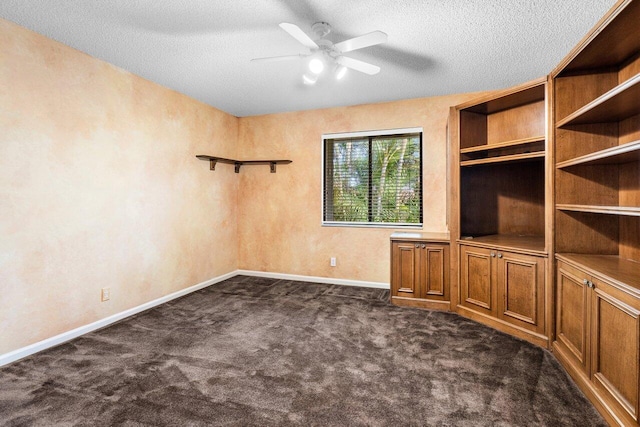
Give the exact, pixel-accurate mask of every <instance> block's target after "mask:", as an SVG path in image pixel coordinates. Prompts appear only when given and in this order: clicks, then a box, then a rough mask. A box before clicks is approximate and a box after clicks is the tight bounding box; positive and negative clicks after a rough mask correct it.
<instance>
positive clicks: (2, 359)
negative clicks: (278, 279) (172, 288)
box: [0, 271, 238, 366]
mask: <svg viewBox="0 0 640 427" xmlns="http://www.w3.org/2000/svg"><path fill="white" fill-rule="evenodd" d="M237 275H238V272H237V271H232V272H231V273H227V274H223V275H222V276H218V277H215V278H213V279H209V280H206V281H204V282H202V283H198V284H197V285H193V286H191V287H188V288H185V289H182V290H179V291H177V292H174V293H172V294H169V295H165V296H163V297H160V298H158V299H154V300H153V301H149V302H146V303H144V304H141V305H139V306H137V307H133V308H130V309H128V310H125V311H122V312H120V313H116V314H113V315H111V316H109V317H105V318H104V319H100V320H97V321H95V322H93V323H89V324H88V325H84V326H80V327H79V328H76V329H72V330H70V331H67V332H63V333H61V334H59V335H56V336H54V337H51V338H47V339H45V340H42V341H39V342H37V343H34V344H31V345H28V346H26V347H22V348H19V349H17V350H14V351H11V352H9V353H5V354H2V355H0V366H3V365H7V364H9V363H11V362H15V361H16V360H19V359H22V358H23V357H27V356H30V355H32V354H34V353H37V352H39V351H42V350H46V349H48V348H51V347H55V346H56V345H59V344H62V343H64V342H66V341H69V340H72V339H74V338H77V337H79V336H80V335H84V334H87V333H89V332H93V331H95V330H96V329H100V328H104V327H105V326H109V325H110V324H112V323H115V322H117V321H119V320H122V319H124V318H126V317H129V316H133V315H134V314H138V313H140V312H142V311H145V310H148V309H150V308H153V307H155V306H158V305H160V304H164V303H165V302H168V301H171V300H173V299H176V298H180V297H182V296H185V295H187V294H190V293H192V292H195V291H198V290H200V289H202V288H206V287H207V286H211V285H213V284H215V283H218V282H222V281H223V280H227V279H230V278H231V277H233V276H237Z"/></svg>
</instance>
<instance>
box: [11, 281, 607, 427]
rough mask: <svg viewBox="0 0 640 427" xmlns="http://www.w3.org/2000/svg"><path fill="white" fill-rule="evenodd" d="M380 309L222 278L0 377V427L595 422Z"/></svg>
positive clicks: (446, 322)
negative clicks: (222, 280)
mask: <svg viewBox="0 0 640 427" xmlns="http://www.w3.org/2000/svg"><path fill="white" fill-rule="evenodd" d="M387 300H388V291H384V290H379V289H367V288H354V287H345V286H336V285H322V284H315V283H304V282H292V281H284V280H275V279H264V278H255V277H246V276H237V277H234V278H232V279H230V280H227V281H225V282H222V283H220V284H217V285H213V286H211V287H209V288H207V289H203V290H201V291H199V292H196V293H193V294H191V295H189V296H186V297H184V298H181V299H178V300H174V301H172V302H169V303H167V304H164V305H162V306H160V307H157V308H154V309H152V310H149V311H146V312H144V313H141V314H139V315H137V316H134V317H132V318H129V319H127V320H124V321H122V322H119V323H117V324H115V325H112V326H110V327H108V328H105V329H103V330H100V331H97V332H94V333H91V334H87V335H84V336H82V337H80V338H78V339H75V340H73V341H71V342H69V343H66V344H63V345H61V346H58V347H56V348H53V349H50V350H48V351H45V352H42V353H39V354H37V355H34V356H32V357H29V358H26V359H23V360H22V361H19V362H16V363H14V364H11V365H8V366H5V367H3V368H0V424H2V425H3V426H23V425H26V426H31V425H41V426H52V425H56V426H57V425H78V426H100V425H105V426H107V425H108V426H111V425H124V426H141V425H142V426H147V425H149V426H151V425H153V426H158V425H173V426H187V425H190V426H198V425H259V426H269V425H303V426H308V425H339V426H347V425H370V426H376V425H387V426H401V425H432V426H529V427H530V426H581V427H585V426H600V425H606V424H605V423H604V421H603V420H602V418H601V417H600V416H599V415H598V414H597V412H596V411H595V409H594V408H593V407H592V406H591V404H590V403H589V402H588V401H587V400H586V399H585V398H584V396H583V395H582V394H581V393H580V391H579V390H578V389H577V388H576V387H575V385H574V384H573V383H572V382H571V380H570V379H569V378H568V376H567V375H566V374H565V373H564V371H563V370H562V369H561V368H560V366H559V365H558V363H557V362H556V361H555V359H554V358H553V356H552V355H551V354H550V353H549V352H547V351H545V350H542V349H540V348H538V347H535V346H533V345H530V344H528V343H526V342H523V341H520V340H518V339H515V338H511V337H509V336H507V335H504V334H502V333H500V332H497V331H495V330H493V329H490V328H487V327H484V326H482V325H479V324H477V323H475V322H472V321H470V320H467V319H463V318H461V317H459V316H457V315H455V314H451V313H441V312H431V311H424V310H418V309H407V308H398V307H394V306H391V305H390V304H389V303H388V302H387Z"/></svg>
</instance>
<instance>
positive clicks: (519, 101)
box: [458, 77, 547, 114]
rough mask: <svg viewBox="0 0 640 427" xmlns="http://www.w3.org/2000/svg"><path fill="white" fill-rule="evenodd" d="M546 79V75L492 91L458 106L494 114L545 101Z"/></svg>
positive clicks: (466, 109)
mask: <svg viewBox="0 0 640 427" xmlns="http://www.w3.org/2000/svg"><path fill="white" fill-rule="evenodd" d="M546 81H547V79H546V77H542V78H539V79H536V80H533V81H530V82H527V83H523V84H522V85H519V86H516V87H513V88H509V89H505V90H503V91H500V92H498V93H495V92H492V93H491V94H489V95H486V96H484V97H482V98H480V99H476V100H474V101H471V102H467V103H464V104H460V105H459V106H458V108H459V109H461V110H462V109H464V110H465V111H470V112H473V113H479V114H494V113H497V112H500V111H504V110H508V109H510V108H516V107H519V106H521V105H526V104H531V103H532V102H538V101H543V100H544V96H545V83H546Z"/></svg>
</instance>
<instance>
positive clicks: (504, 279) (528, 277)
mask: <svg viewBox="0 0 640 427" xmlns="http://www.w3.org/2000/svg"><path fill="white" fill-rule="evenodd" d="M497 260H498V261H497V281H496V285H497V291H498V317H499V318H500V319H502V320H504V321H506V322H509V323H512V324H514V325H517V326H520V327H522V328H525V329H529V330H532V331H536V332H540V333H542V332H544V258H541V257H536V256H531V255H522V254H516V253H511V252H503V251H498V254H497Z"/></svg>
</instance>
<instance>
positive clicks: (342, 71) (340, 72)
mask: <svg viewBox="0 0 640 427" xmlns="http://www.w3.org/2000/svg"><path fill="white" fill-rule="evenodd" d="M346 74H347V67H345V66H344V65H338V67H337V68H336V72H335V75H336V80H342V79H343V78H344V76H345V75H346Z"/></svg>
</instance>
